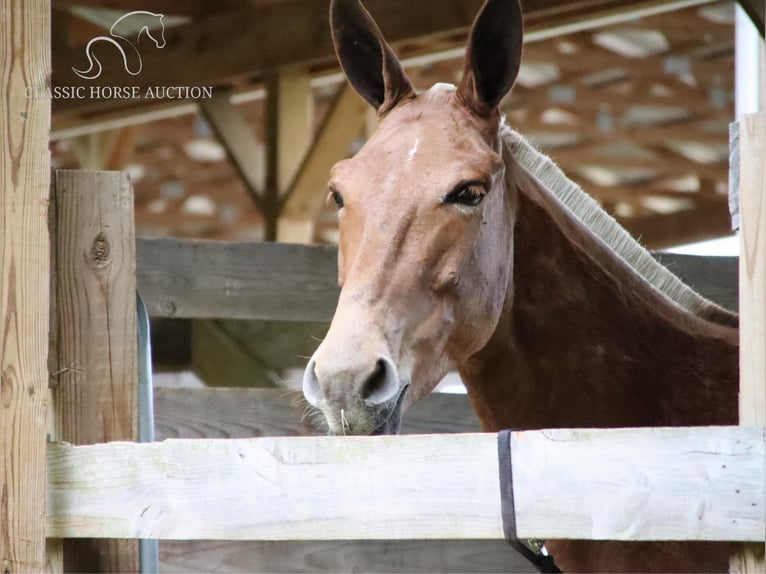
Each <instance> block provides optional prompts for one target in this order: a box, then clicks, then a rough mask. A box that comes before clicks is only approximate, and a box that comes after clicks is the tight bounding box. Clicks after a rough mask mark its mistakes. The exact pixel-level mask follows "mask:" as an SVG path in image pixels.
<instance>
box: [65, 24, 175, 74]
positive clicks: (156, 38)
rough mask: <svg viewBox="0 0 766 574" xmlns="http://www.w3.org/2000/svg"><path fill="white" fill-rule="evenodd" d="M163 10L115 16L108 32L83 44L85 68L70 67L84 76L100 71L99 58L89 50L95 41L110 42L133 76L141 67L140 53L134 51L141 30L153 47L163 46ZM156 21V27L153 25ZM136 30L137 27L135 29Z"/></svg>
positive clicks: (138, 72) (127, 70) (126, 69)
mask: <svg viewBox="0 0 766 574" xmlns="http://www.w3.org/2000/svg"><path fill="white" fill-rule="evenodd" d="M163 17H164V16H163V14H156V13H154V12H147V11H145V10H136V11H134V12H128V13H127V14H125V15H124V16H121V17H120V18H118V19H117V20H116V21H115V22H114V24H112V27H111V28H110V29H109V36H96V37H95V38H93V39H91V40H90V42H88V45H87V46H86V47H85V55H86V56H87V57H88V69H87V70H78V69H77V68H74V67H72V71H73V72H74V73H75V74H77V75H78V76H80V77H81V78H84V79H86V80H93V79H95V78H98V77H99V76H100V75H101V72H102V66H101V62H100V61H99V59H98V57H96V55H95V54H94V53H93V47H94V45H95V44H96V43H99V42H100V43H107V44H111V45H113V46H114V47H115V48H117V50H118V51H119V53H120V55H121V56H122V63H123V65H124V66H125V71H126V72H127V73H128V74H130V75H131V76H137V75H138V74H140V73H141V70H142V69H143V62H142V61H141V53H140V52H139V51H138V42H139V40H140V38H141V35H142V34H145V35H146V37H147V38H149V39H150V40H152V42H154V45H155V46H156V47H157V48H164V47H165V23H164V22H163V20H162V19H163ZM157 24H159V27H158V26H157ZM136 30H137V31H136Z"/></svg>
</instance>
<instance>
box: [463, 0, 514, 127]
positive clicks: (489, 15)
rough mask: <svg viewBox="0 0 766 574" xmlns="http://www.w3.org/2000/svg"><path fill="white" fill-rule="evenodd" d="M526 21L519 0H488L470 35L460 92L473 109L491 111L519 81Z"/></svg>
mask: <svg viewBox="0 0 766 574" xmlns="http://www.w3.org/2000/svg"><path fill="white" fill-rule="evenodd" d="M523 28H524V26H523V20H522V16H521V6H520V4H519V0H486V2H485V3H484V6H482V8H481V10H480V11H479V15H478V16H476V20H474V23H473V27H472V28H471V33H470V35H469V37H468V49H467V51H466V54H465V64H464V69H463V79H462V81H461V82H460V86H459V87H458V95H459V96H460V97H461V98H462V100H463V101H464V102H465V103H466V105H468V106H469V107H470V108H471V109H472V110H473V111H474V112H476V113H478V114H480V115H486V114H489V113H491V112H492V111H493V110H494V109H495V108H496V107H497V105H498V104H499V103H500V100H502V99H503V96H505V94H507V93H508V91H509V90H510V89H511V86H513V82H514V81H515V80H516V76H517V75H518V73H519V65H520V63H521V47H522V40H523V35H524V34H523V32H524V30H523Z"/></svg>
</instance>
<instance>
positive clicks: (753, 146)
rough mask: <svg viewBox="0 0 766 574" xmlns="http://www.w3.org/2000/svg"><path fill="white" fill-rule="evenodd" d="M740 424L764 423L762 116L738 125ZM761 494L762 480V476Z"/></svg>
mask: <svg viewBox="0 0 766 574" xmlns="http://www.w3.org/2000/svg"><path fill="white" fill-rule="evenodd" d="M739 146H740V148H739V149H740V152H739V154H740V155H739V157H740V160H739V213H740V254H739V316H740V320H739V328H740V383H739V385H740V387H739V423H740V424H741V425H747V426H760V427H762V428H763V427H764V426H765V425H766V113H764V112H761V113H759V114H752V115H746V116H744V117H743V119H742V121H741V122H740V125H739ZM764 491H765V492H766V477H764ZM765 550H766V548H765V547H764V543H760V544H749V545H747V546H745V547H744V548H743V551H742V552H741V553H739V554H737V555H735V556H734V557H732V562H731V571H732V572H740V573H747V574H754V573H756V572H764V551H765Z"/></svg>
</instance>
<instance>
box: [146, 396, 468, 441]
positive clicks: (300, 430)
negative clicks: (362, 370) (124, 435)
mask: <svg viewBox="0 0 766 574" xmlns="http://www.w3.org/2000/svg"><path fill="white" fill-rule="evenodd" d="M306 408H307V404H306V403H305V402H304V401H303V396H302V394H301V393H300V392H299V391H290V390H286V389H252V388H250V389H248V388H236V389H235V388H206V389H173V388H157V389H155V390H154V415H155V416H154V420H155V432H156V435H157V440H165V439H168V438H252V437H259V436H307V435H312V434H322V431H321V430H319V429H317V428H315V427H313V426H312V425H311V422H312V417H311V416H306V417H304V414H305V413H306V412H307V411H306ZM478 430H480V429H479V422H478V419H477V418H476V415H475V414H474V413H473V411H472V410H471V408H470V406H469V405H468V399H467V397H466V396H465V395H446V394H432V395H430V396H429V397H427V398H426V399H424V400H423V401H421V402H420V403H418V404H417V405H415V406H414V407H413V408H412V409H410V411H409V412H408V413H406V414H405V416H404V420H403V423H402V433H403V434H423V433H449V432H453V433H454V432H476V431H478Z"/></svg>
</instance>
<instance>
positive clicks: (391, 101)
mask: <svg viewBox="0 0 766 574" xmlns="http://www.w3.org/2000/svg"><path fill="white" fill-rule="evenodd" d="M331 24H332V33H333V41H334V43H335V48H336V52H337V54H338V58H339V60H340V63H341V66H342V67H343V70H344V72H345V74H346V77H347V78H348V81H349V82H350V83H351V85H352V86H353V87H354V88H355V89H356V90H357V91H358V92H359V93H360V95H361V96H362V97H363V98H364V99H365V100H367V102H369V103H370V104H371V105H372V106H374V107H375V108H376V109H377V111H378V117H379V122H378V127H377V129H376V131H375V133H374V134H373V135H372V137H371V138H370V139H369V140H368V141H367V143H366V144H365V145H364V147H363V148H362V149H361V150H360V151H359V152H358V153H357V154H356V155H355V156H354V157H353V158H351V159H348V160H344V161H341V162H340V163H338V164H337V165H335V167H334V168H333V170H332V172H331V179H330V183H329V188H330V192H329V196H328V200H329V201H332V202H334V203H335V204H336V205H337V207H338V211H339V212H338V225H339V229H340V240H339V249H338V272H339V284H340V286H341V293H340V299H339V302H338V307H337V310H336V312H335V316H334V317H333V321H332V324H331V326H330V330H329V332H328V334H327V336H326V338H325V339H324V340H323V341H322V343H321V344H320V346H319V348H318V349H317V351H316V352H315V353H314V355H313V357H312V358H311V360H310V361H309V364H308V366H307V367H306V371H305V374H304V380H303V392H304V395H305V396H306V399H307V400H308V401H309V402H310V403H311V404H312V405H314V406H316V407H318V408H319V409H320V410H321V411H322V412H323V413H324V415H325V417H326V419H327V423H328V426H329V429H330V431H331V432H334V433H343V434H347V433H353V434H383V433H385V434H393V433H396V432H398V429H399V424H400V416H401V413H402V411H403V409H405V408H406V407H407V406H409V405H411V404H412V403H414V402H415V401H417V400H418V399H419V398H421V397H423V396H425V395H426V394H428V393H429V392H430V391H431V390H432V389H433V387H434V386H435V385H436V383H438V381H439V380H440V379H441V378H442V377H443V376H444V375H445V374H446V372H447V371H448V370H449V369H450V368H451V367H452V366H453V365H455V364H457V363H460V362H461V361H464V360H466V359H467V358H468V357H469V356H470V355H472V354H473V353H475V352H476V351H478V350H479V349H480V348H481V347H483V346H484V345H485V344H486V342H487V341H488V340H489V337H490V336H491V334H492V332H493V331H494V329H495V327H496V325H497V322H498V320H499V317H500V314H501V311H502V309H503V306H504V303H505V301H506V297H507V295H508V284H509V278H510V274H511V270H512V254H513V245H512V243H513V240H512V237H513V230H512V214H513V208H514V205H513V202H514V197H515V196H514V195H513V193H507V192H506V191H507V190H506V187H507V185H506V183H505V182H506V180H507V175H506V173H505V171H506V166H505V163H504V161H503V157H502V152H501V145H500V141H499V137H500V136H499V133H498V130H499V126H500V114H499V111H498V104H499V102H500V100H501V99H502V97H503V96H504V95H505V94H506V93H507V91H508V90H509V89H510V88H511V86H512V84H513V82H514V80H515V77H516V74H517V72H518V68H519V60H520V55H521V41H522V20H521V11H520V7H519V4H518V0H488V1H487V2H486V3H485V4H484V6H483V7H482V9H481V11H480V13H479V15H478V16H477V18H476V20H475V22H474V24H473V28H472V30H471V33H470V37H469V46H468V50H467V52H466V58H465V70H464V76H463V79H462V81H461V83H460V85H459V86H458V87H454V86H449V85H446V84H437V85H436V86H434V87H433V88H431V89H430V90H428V91H426V92H423V93H421V94H416V93H415V91H414V90H413V88H412V86H411V84H410V82H409V80H408V79H407V76H406V75H405V73H404V71H403V69H402V66H401V65H400V63H399V62H398V60H397V59H396V57H395V56H394V53H393V51H392V50H391V48H390V47H389V45H388V44H387V43H386V41H385V40H384V39H383V36H382V35H381V33H380V30H379V29H378V27H377V26H376V24H375V22H374V21H373V20H372V18H371V16H370V14H369V13H368V12H367V11H366V10H365V8H364V7H363V6H362V5H361V3H360V2H359V1H358V0H333V2H332V5H331Z"/></svg>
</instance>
